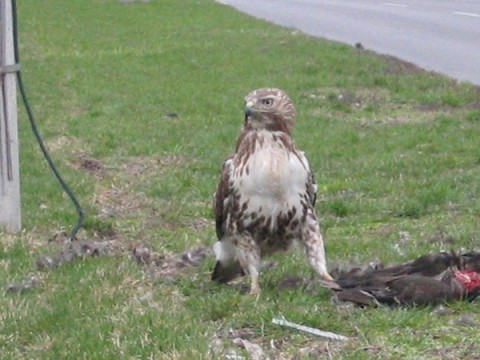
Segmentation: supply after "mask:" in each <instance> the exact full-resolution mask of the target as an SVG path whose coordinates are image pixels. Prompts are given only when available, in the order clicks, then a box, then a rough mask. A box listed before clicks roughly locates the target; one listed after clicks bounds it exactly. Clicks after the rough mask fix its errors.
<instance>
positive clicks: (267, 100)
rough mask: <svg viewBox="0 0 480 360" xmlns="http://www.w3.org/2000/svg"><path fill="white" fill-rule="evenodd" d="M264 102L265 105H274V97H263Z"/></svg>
mask: <svg viewBox="0 0 480 360" xmlns="http://www.w3.org/2000/svg"><path fill="white" fill-rule="evenodd" d="M262 104H263V105H265V106H272V104H273V99H262Z"/></svg>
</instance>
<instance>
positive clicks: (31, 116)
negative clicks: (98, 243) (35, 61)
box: [12, 0, 85, 241]
mask: <svg viewBox="0 0 480 360" xmlns="http://www.w3.org/2000/svg"><path fill="white" fill-rule="evenodd" d="M12 17H13V44H14V45H13V46H14V57H15V63H16V64H19V63H20V55H19V51H18V31H17V2H16V0H12ZM17 81H18V87H19V90H20V93H21V95H22V100H23V103H24V105H25V109H26V110H27V114H28V119H29V121H30V125H31V126H32V130H33V133H34V135H35V137H36V139H37V142H38V145H40V149H41V150H42V153H43V155H44V157H45V159H46V160H47V162H48V165H49V166H50V169H52V171H53V173H54V174H55V177H56V178H57V180H58V182H59V183H60V185H61V186H62V188H63V190H64V191H65V192H66V193H67V195H68V196H69V197H70V200H71V201H72V203H73V204H74V206H75V209H76V210H77V212H78V220H77V223H76V224H75V226H74V227H73V228H72V230H71V231H70V234H69V235H68V238H67V241H71V240H73V239H74V237H75V235H76V234H77V232H78V231H79V230H80V228H81V227H82V225H83V222H84V218H85V213H84V211H83V209H82V206H81V205H80V203H79V202H78V200H77V198H76V196H75V194H74V193H73V191H72V190H71V189H70V187H69V186H68V185H67V183H66V182H65V180H63V177H62V175H61V174H60V172H59V171H58V169H57V167H56V166H55V164H54V162H53V160H52V158H51V156H50V154H49V152H48V150H47V148H46V146H45V143H44V141H43V138H42V136H41V134H40V131H39V129H38V127H37V123H36V120H35V116H34V114H33V111H32V108H31V106H30V102H29V100H28V96H27V93H26V91H25V86H24V84H23V80H22V73H21V71H20V70H19V71H17Z"/></svg>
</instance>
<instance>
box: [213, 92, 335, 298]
mask: <svg viewBox="0 0 480 360" xmlns="http://www.w3.org/2000/svg"><path fill="white" fill-rule="evenodd" d="M294 123H295V107H294V105H293V103H292V100H291V99H290V98H289V96H288V95H287V94H286V93H285V92H284V91H283V90H280V89H275V88H263V89H258V90H255V91H253V92H251V93H250V94H248V95H247V96H246V97H245V121H244V124H243V129H242V131H241V132H240V136H239V138H238V140H237V146H236V151H235V153H234V154H233V155H232V156H230V157H229V158H227V159H226V160H225V162H224V163H223V168H222V172H221V177H220V181H219V183H218V186H217V191H216V193H215V221H216V231H217V237H218V242H216V243H215V244H214V246H213V251H214V253H215V257H216V265H215V269H214V271H213V274H212V280H215V281H218V282H221V283H226V282H228V281H230V280H232V279H233V278H235V277H237V276H241V275H245V274H248V275H250V278H251V287H250V293H251V294H259V293H260V290H261V289H260V285H259V282H258V276H259V270H260V263H261V258H262V257H263V256H265V255H269V254H272V253H274V252H277V251H286V250H288V249H289V247H290V246H291V245H292V243H293V242H294V240H298V241H299V242H300V243H301V244H302V245H303V247H304V249H305V252H306V255H307V258H308V261H309V263H310V265H311V266H312V267H313V268H314V269H315V271H316V272H317V273H318V274H319V275H320V277H321V278H322V279H324V280H332V277H331V276H330V275H329V273H328V272H327V267H326V260H325V250H324V245H323V238H322V234H321V232H320V226H319V223H318V220H317V215H316V212H315V198H316V185H315V182H314V178H313V174H312V171H311V170H310V166H309V163H308V160H307V158H306V157H305V154H304V153H303V152H302V151H300V150H298V149H297V148H296V146H295V144H294V142H293V139H292V130H293V126H294Z"/></svg>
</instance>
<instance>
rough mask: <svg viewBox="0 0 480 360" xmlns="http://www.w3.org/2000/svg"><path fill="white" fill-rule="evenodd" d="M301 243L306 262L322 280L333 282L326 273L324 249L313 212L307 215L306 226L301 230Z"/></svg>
mask: <svg viewBox="0 0 480 360" xmlns="http://www.w3.org/2000/svg"><path fill="white" fill-rule="evenodd" d="M301 243H302V245H303V247H304V248H305V252H306V254H307V258H308V262H309V263H310V265H311V266H312V267H313V269H314V270H315V271H316V272H317V273H318V275H320V277H321V278H322V279H323V280H333V278H332V277H331V276H330V274H329V273H328V271H327V261H326V258H325V248H324V245H323V237H322V234H321V232H320V226H319V225H318V221H317V217H316V216H315V214H314V213H313V212H309V213H308V214H307V219H306V224H305V227H304V228H303V230H302V238H301Z"/></svg>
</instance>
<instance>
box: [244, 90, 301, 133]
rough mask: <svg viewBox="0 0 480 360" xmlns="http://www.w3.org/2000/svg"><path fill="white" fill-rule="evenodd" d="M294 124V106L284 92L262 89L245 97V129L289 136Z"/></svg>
mask: <svg viewBox="0 0 480 360" xmlns="http://www.w3.org/2000/svg"><path fill="white" fill-rule="evenodd" d="M294 123H295V106H294V105H293V103H292V100H291V99H290V97H289V96H288V95H287V93H286V92H285V91H283V90H281V89H275V88H263V89H257V90H254V91H252V92H251V93H250V94H248V95H247V96H245V127H246V128H249V129H259V130H260V129H266V130H270V131H283V132H286V133H287V134H291V132H292V129H293V125H294Z"/></svg>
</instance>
